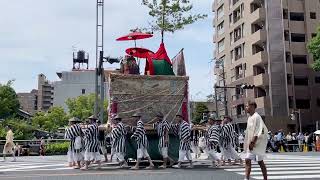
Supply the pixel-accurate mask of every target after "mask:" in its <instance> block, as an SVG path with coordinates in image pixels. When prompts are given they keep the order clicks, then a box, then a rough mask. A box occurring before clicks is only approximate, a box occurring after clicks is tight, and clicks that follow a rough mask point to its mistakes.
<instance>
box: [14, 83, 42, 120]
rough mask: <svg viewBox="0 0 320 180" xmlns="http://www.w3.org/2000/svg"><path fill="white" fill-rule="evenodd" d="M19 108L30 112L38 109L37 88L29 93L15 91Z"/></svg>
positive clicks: (32, 112)
mask: <svg viewBox="0 0 320 180" xmlns="http://www.w3.org/2000/svg"><path fill="white" fill-rule="evenodd" d="M17 95H18V99H19V103H20V108H21V109H22V110H24V111H26V112H28V113H30V114H34V113H35V112H36V111H37V110H38V90H36V89H33V90H32V91H31V92H30V93H17Z"/></svg>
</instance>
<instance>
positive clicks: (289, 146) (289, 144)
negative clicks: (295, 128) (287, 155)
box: [286, 132, 293, 152]
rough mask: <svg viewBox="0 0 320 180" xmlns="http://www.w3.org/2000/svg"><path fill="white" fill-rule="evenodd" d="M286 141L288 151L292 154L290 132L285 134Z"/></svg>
mask: <svg viewBox="0 0 320 180" xmlns="http://www.w3.org/2000/svg"><path fill="white" fill-rule="evenodd" d="M286 140H287V146H288V150H289V152H292V151H293V147H292V135H291V132H289V133H288V134H287V136H286Z"/></svg>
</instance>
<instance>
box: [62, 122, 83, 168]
mask: <svg viewBox="0 0 320 180" xmlns="http://www.w3.org/2000/svg"><path fill="white" fill-rule="evenodd" d="M79 122H80V119H78V118H76V117H73V118H71V119H69V125H70V127H69V128H67V129H66V138H67V139H69V140H70V146H69V153H71V154H69V156H71V157H72V162H69V163H71V164H69V166H73V165H74V162H77V166H75V167H74V168H75V169H80V168H81V161H82V160H83V156H82V154H81V150H82V143H81V141H82V136H83V133H82V130H81V127H80V125H79V124H78V123H79Z"/></svg>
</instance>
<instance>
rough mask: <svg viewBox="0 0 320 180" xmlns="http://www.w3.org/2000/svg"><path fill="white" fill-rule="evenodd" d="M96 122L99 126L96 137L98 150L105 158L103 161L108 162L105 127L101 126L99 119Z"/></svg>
mask: <svg viewBox="0 0 320 180" xmlns="http://www.w3.org/2000/svg"><path fill="white" fill-rule="evenodd" d="M97 124H98V127H99V133H98V139H99V144H100V151H101V153H102V154H103V156H104V159H105V160H104V161H105V162H108V153H107V145H106V135H105V127H103V126H102V124H101V121H97Z"/></svg>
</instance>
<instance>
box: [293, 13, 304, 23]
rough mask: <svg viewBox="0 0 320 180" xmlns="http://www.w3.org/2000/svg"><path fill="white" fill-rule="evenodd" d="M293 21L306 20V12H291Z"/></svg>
mask: <svg viewBox="0 0 320 180" xmlns="http://www.w3.org/2000/svg"><path fill="white" fill-rule="evenodd" d="M290 20H291V21H304V13H299V12H291V13H290Z"/></svg>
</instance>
